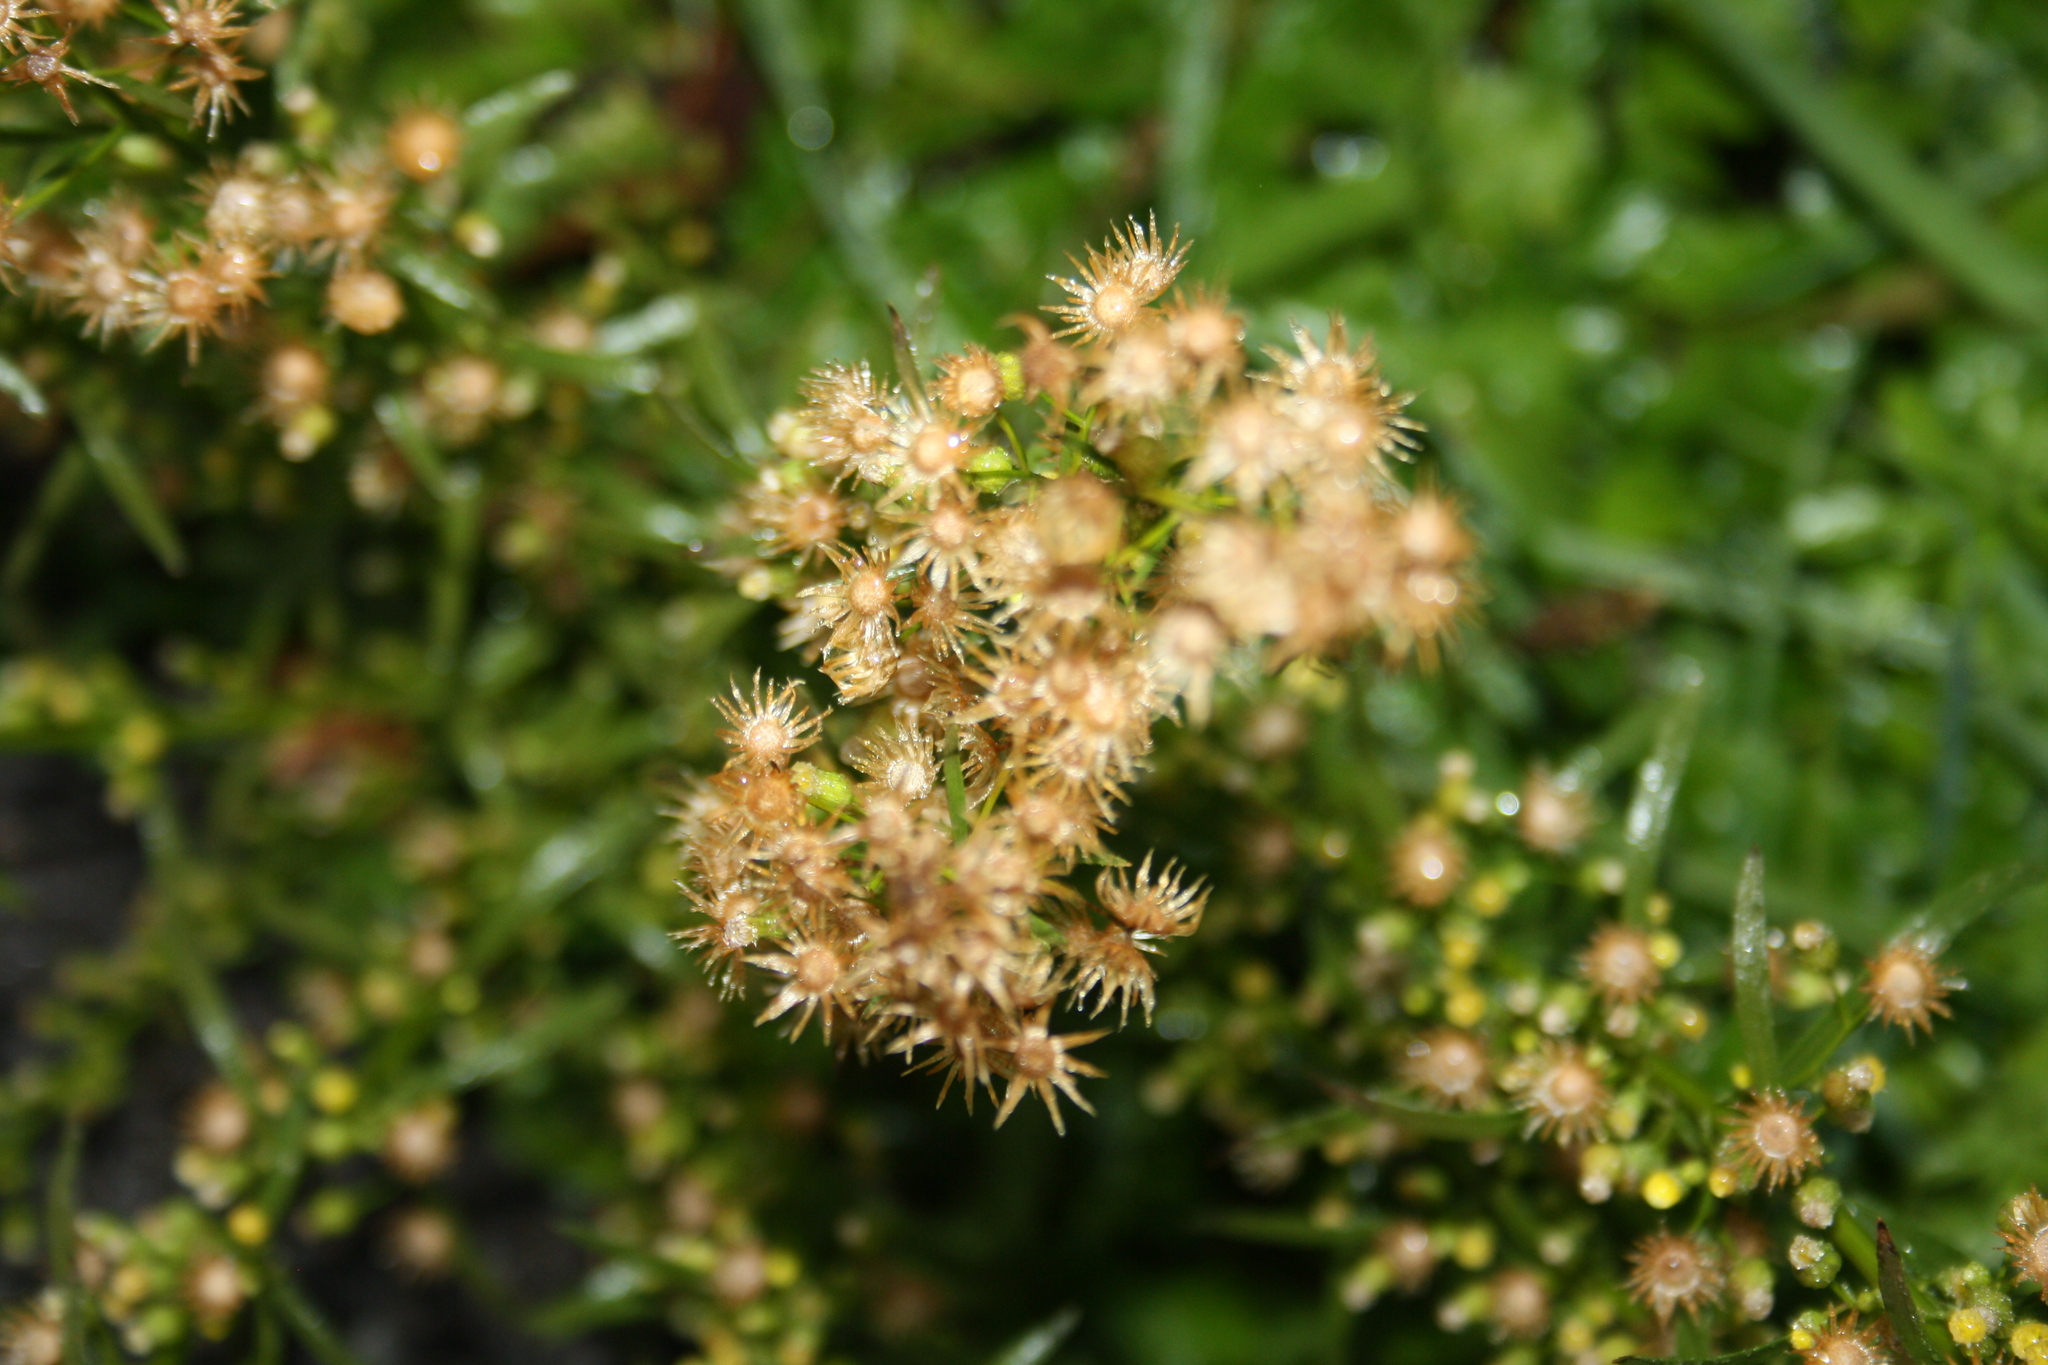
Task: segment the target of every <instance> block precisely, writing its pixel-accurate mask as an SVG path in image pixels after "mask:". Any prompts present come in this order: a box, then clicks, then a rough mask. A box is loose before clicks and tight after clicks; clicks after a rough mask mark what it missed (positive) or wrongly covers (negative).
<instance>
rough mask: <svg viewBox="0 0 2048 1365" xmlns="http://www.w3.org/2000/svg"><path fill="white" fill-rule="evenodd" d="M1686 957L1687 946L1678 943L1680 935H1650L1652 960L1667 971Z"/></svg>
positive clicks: (1669, 933) (1668, 933)
mask: <svg viewBox="0 0 2048 1365" xmlns="http://www.w3.org/2000/svg"><path fill="white" fill-rule="evenodd" d="M1684 956H1685V945H1684V944H1682V943H1680V942H1679V941H1678V935H1676V934H1674V933H1671V932H1669V931H1668V930H1667V931H1665V932H1663V933H1657V934H1652V935H1650V960H1651V961H1652V962H1654V963H1656V964H1657V965H1658V966H1659V967H1663V968H1666V969H1667V970H1668V969H1670V968H1672V967H1676V966H1677V965H1678V959H1680V958H1681V957H1684Z"/></svg>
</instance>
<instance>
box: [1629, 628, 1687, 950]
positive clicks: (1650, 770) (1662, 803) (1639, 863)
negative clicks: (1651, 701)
mask: <svg viewBox="0 0 2048 1365" xmlns="http://www.w3.org/2000/svg"><path fill="white" fill-rule="evenodd" d="M1681 670H1682V671H1681V672H1680V673H1679V675H1678V678H1677V686H1676V688H1675V689H1674V695H1673V697H1672V698H1671V705H1670V709H1669V710H1667V711H1666V712H1665V713H1664V720H1663V722H1662V723H1661V724H1660V725H1658V727H1657V742H1656V744H1655V745H1654V746H1652V748H1651V750H1650V756H1649V757H1648V758H1647V759H1645V760H1644V761H1643V766H1642V767H1640V768H1638V769H1637V770H1636V789H1635V794H1634V795H1633V796H1632V797H1631V798H1630V799H1629V804H1628V819H1627V823H1626V826H1625V828H1624V834H1625V837H1626V838H1627V841H1628V858H1627V866H1628V891H1627V893H1626V896H1625V898H1624V900H1623V902H1622V915H1623V918H1625V919H1627V920H1628V921H1629V922H1630V923H1640V922H1641V921H1642V920H1643V919H1644V918H1645V911H1646V907H1647V906H1648V905H1649V903H1650V890H1651V888H1652V886H1653V885H1654V884H1655V882H1656V878H1657V860H1658V858H1659V856H1660V855H1661V854H1662V853H1663V851H1664V836H1665V834H1666V833H1667V832H1668V831H1669V830H1670V828H1671V808H1672V806H1673V804H1675V803H1676V802H1677V800H1678V787H1679V783H1680V782H1681V781H1682V780H1683V779H1684V777H1685V765H1686V762H1687V760H1689V759H1690V758H1691V757H1692V739H1693V734H1694V732H1695V731H1696V730H1698V728H1699V722H1700V700H1701V696H1702V694H1703V693H1704V691H1705V688H1706V675H1705V674H1704V673H1702V672H1701V671H1700V668H1699V665H1697V664H1695V663H1693V662H1692V661H1691V660H1689V659H1688V660H1685V661H1684V662H1683V664H1682V665H1681Z"/></svg>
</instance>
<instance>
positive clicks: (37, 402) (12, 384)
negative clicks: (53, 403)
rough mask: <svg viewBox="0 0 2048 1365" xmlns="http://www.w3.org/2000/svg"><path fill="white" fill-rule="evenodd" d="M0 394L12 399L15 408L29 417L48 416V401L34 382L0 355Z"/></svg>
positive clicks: (17, 366)
mask: <svg viewBox="0 0 2048 1365" xmlns="http://www.w3.org/2000/svg"><path fill="white" fill-rule="evenodd" d="M0 393H4V394H6V395H7V396H8V397H9V398H12V399H13V400H14V404H15V406H16V407H18V408H20V409H21V410H22V411H23V412H25V413H27V414H28V415H29V416H31V417H47V416H49V413H50V404H49V400H47V399H45V398H44V397H43V391H42V390H41V389H39V388H37V387H36V381H35V380H33V379H30V378H29V377H28V376H27V375H25V374H23V373H22V372H21V367H20V366H19V365H17V364H15V363H14V362H13V361H11V360H9V359H8V358H7V357H6V356H4V355H0Z"/></svg>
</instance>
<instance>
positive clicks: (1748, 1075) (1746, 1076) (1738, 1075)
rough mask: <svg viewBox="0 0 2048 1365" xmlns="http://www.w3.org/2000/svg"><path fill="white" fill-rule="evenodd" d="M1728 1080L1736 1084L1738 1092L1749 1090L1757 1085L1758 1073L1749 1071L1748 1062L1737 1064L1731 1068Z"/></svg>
mask: <svg viewBox="0 0 2048 1365" xmlns="http://www.w3.org/2000/svg"><path fill="white" fill-rule="evenodd" d="M1728 1079H1729V1080H1731V1081H1733V1082H1735V1088H1736V1089H1738V1090H1749V1089H1751V1088H1753V1087H1754V1086H1755V1085H1756V1073H1755V1072H1753V1071H1751V1070H1750V1069H1749V1064H1748V1063H1747V1062H1737V1063H1736V1064H1735V1065H1734V1066H1731V1067H1729V1068H1728Z"/></svg>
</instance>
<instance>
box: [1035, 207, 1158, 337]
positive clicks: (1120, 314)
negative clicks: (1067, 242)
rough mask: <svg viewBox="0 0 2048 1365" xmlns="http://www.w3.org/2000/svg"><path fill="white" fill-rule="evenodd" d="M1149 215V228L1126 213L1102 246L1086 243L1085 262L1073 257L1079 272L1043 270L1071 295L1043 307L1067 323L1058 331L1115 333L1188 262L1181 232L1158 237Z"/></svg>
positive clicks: (1094, 334) (1154, 221)
mask: <svg viewBox="0 0 2048 1365" xmlns="http://www.w3.org/2000/svg"><path fill="white" fill-rule="evenodd" d="M1148 221H1149V223H1150V227H1149V229H1148V228H1147V225H1146V224H1144V223H1140V222H1139V221H1138V220H1137V219H1135V218H1133V219H1130V220H1129V221H1128V222H1127V223H1126V224H1125V225H1124V226H1123V227H1121V228H1118V229H1117V230H1116V231H1115V232H1113V233H1111V234H1110V239H1109V241H1108V242H1106V243H1104V245H1103V249H1102V250H1100V251H1097V250H1096V249H1094V248H1093V247H1091V248H1089V250H1088V261H1087V264H1085V265H1083V264H1082V263H1081V262H1079V261H1076V262H1075V263H1074V268H1075V270H1076V272H1077V273H1078V274H1079V276H1080V278H1078V279H1072V278H1067V277H1065V276H1060V275H1052V276H1048V278H1049V279H1051V280H1052V282H1053V283H1054V284H1056V285H1058V286H1059V287H1060V288H1062V289H1064V290H1066V291H1067V294H1068V296H1069V298H1070V300H1071V301H1070V302H1068V303H1063V304H1057V305H1055V306H1053V307H1051V308H1049V309H1047V310H1046V311H1047V312H1049V313H1052V314H1053V315H1054V316H1056V317H1059V318H1061V319H1064V320H1065V322H1066V323H1067V326H1066V328H1065V329H1064V330H1063V331H1061V332H1060V333H1059V335H1060V336H1072V335H1075V334H1079V335H1081V336H1085V337H1087V338H1088V339H1090V340H1096V341H1100V340H1104V339H1107V338H1109V337H1113V336H1115V335H1116V334H1118V333H1119V332H1122V331H1123V330H1124V329H1125V328H1127V327H1129V326H1131V324H1132V323H1134V322H1136V321H1137V320H1138V319H1139V317H1140V316H1142V314H1143V312H1144V309H1145V306H1146V305H1147V304H1149V303H1151V302H1152V300H1154V299H1156V298H1158V297H1159V296H1160V295H1161V294H1164V293H1165V292H1166V289H1167V286H1168V285H1170V284H1172V283H1173V279H1174V276H1176V275H1178V274H1180V268H1181V266H1183V265H1184V264H1186V263H1187V248H1186V247H1184V246H1182V245H1181V241H1180V234H1179V233H1178V232H1176V233H1175V234H1174V235H1173V240H1172V241H1165V242H1163V241H1161V239H1160V235H1159V221H1158V219H1157V218H1153V219H1150V220H1148Z"/></svg>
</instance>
